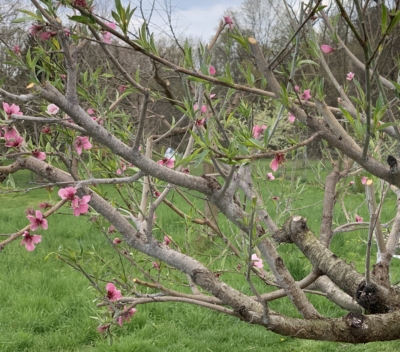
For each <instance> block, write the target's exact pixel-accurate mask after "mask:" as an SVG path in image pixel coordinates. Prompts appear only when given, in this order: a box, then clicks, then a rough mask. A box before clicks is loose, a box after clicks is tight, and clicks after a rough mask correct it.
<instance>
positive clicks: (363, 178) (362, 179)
mask: <svg viewBox="0 0 400 352" xmlns="http://www.w3.org/2000/svg"><path fill="white" fill-rule="evenodd" d="M367 181H368V177H367V176H363V177H361V183H362V184H363V185H365V184H366V183H367Z"/></svg>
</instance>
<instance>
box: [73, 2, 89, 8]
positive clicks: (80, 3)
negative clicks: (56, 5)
mask: <svg viewBox="0 0 400 352" xmlns="http://www.w3.org/2000/svg"><path fill="white" fill-rule="evenodd" d="M72 6H76V7H83V8H84V9H85V8H87V7H88V5H87V3H86V0H74V2H73V3H72Z"/></svg>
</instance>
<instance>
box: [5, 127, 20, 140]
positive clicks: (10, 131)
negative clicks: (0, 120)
mask: <svg viewBox="0 0 400 352" xmlns="http://www.w3.org/2000/svg"><path fill="white" fill-rule="evenodd" d="M2 130H4V132H5V133H4V139H5V140H6V141H9V140H11V139H16V138H17V137H18V136H19V133H18V131H17V130H16V129H15V128H14V127H13V126H11V125H8V126H4V127H2Z"/></svg>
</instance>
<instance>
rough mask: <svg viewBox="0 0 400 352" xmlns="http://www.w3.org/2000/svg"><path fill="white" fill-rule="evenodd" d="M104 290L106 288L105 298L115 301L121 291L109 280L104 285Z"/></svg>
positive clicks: (119, 296)
mask: <svg viewBox="0 0 400 352" xmlns="http://www.w3.org/2000/svg"><path fill="white" fill-rule="evenodd" d="M106 290H107V298H108V299H109V300H110V301H116V300H117V299H118V298H121V297H122V296H121V291H120V290H117V288H116V287H115V286H114V284H113V283H111V282H109V283H108V284H107V285H106Z"/></svg>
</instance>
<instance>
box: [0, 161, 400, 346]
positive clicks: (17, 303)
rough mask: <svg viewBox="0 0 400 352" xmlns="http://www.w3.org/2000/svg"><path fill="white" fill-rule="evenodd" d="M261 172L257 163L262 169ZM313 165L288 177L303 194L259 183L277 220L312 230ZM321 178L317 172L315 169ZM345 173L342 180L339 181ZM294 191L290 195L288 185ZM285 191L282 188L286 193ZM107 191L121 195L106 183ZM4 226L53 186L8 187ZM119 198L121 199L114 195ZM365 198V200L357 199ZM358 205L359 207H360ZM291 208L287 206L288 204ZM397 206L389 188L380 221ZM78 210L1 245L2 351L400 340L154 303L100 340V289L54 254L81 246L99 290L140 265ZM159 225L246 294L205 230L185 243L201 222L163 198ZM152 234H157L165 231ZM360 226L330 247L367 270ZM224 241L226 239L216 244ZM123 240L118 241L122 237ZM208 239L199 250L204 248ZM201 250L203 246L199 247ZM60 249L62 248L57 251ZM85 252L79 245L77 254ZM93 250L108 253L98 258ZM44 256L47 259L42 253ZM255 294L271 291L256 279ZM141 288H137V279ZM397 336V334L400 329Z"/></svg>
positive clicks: (332, 312)
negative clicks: (311, 332) (346, 336)
mask: <svg viewBox="0 0 400 352" xmlns="http://www.w3.org/2000/svg"><path fill="white" fill-rule="evenodd" d="M260 171H263V169H261V170H260ZM315 175H316V170H311V169H307V170H303V169H301V168H298V169H297V170H296V172H294V173H293V177H294V180H297V178H298V184H297V189H299V187H303V186H304V190H303V192H302V193H301V194H300V195H297V196H296V193H295V192H294V187H295V183H294V182H293V183H290V182H289V181H285V182H283V181H282V180H281V178H279V177H278V178H277V179H276V180H275V181H273V182H270V183H268V184H267V185H266V186H265V187H264V186H262V187H263V196H264V197H269V196H278V197H280V200H279V201H275V202H274V201H272V200H271V201H269V202H268V204H269V206H270V209H269V211H270V213H271V215H272V216H273V217H275V218H276V219H279V220H278V222H279V223H282V221H283V220H284V219H285V218H286V217H287V216H288V215H289V214H299V215H302V216H305V217H307V218H308V223H309V226H310V228H311V229H312V230H313V231H315V232H318V228H319V223H320V214H321V209H322V203H321V199H322V198H321V197H322V194H323V189H322V187H320V186H318V182H317V181H316V180H315ZM321 176H323V175H321ZM290 178H291V173H290V172H289V171H287V172H286V175H285V179H286V180H290ZM32 179H33V176H32V175H30V174H29V173H28V172H21V173H19V174H17V175H16V178H15V181H16V184H17V186H19V187H25V186H26V185H27V182H29V180H32ZM349 181H350V180H346V181H344V182H343V187H344V186H345V184H348V182H349ZM291 190H292V191H293V193H291ZM284 194H285V195H284ZM109 196H110V197H111V198H113V197H115V198H116V199H117V198H118V196H117V194H116V193H115V192H113V191H112V190H110V195H109ZM0 197H1V198H0V229H1V230H0V233H2V234H6V233H12V232H15V231H16V230H18V229H20V228H22V227H24V226H26V225H27V224H28V221H27V219H26V217H25V213H24V211H25V209H26V208H27V207H29V206H30V207H34V208H35V209H37V206H38V204H39V203H40V202H44V201H49V200H50V201H53V202H55V201H57V200H58V199H59V198H58V196H57V190H56V189H55V190H54V191H53V192H52V195H51V197H52V199H49V195H48V193H47V192H45V191H44V190H35V191H31V192H29V193H7V194H1V195H0ZM172 197H173V201H174V203H175V204H177V205H182V204H183V203H182V200H181V199H180V198H179V196H177V195H176V194H174V195H171V197H170V198H171V199H172ZM364 199H365V197H364V195H363V194H362V193H356V192H355V190H354V189H349V191H348V194H347V195H346V197H345V202H346V208H347V211H348V212H349V214H353V213H357V214H359V215H361V216H363V217H364V218H365V219H367V218H368V216H367V207H366V204H365V201H364ZM117 201H118V200H117ZM363 201H364V203H362V202H363ZM360 203H362V205H361V207H360V208H357V207H358V206H359V204H360ZM288 204H289V206H288V207H287V208H288V210H289V212H283V209H285V205H288ZM336 210H337V211H336V214H335V218H334V221H335V223H336V224H341V223H343V222H345V219H344V216H343V214H342V212H341V211H340V209H339V207H337V209H336ZM394 213H395V197H394V196H393V195H389V202H388V204H387V205H386V206H385V209H384V211H383V219H382V220H383V221H384V222H385V221H388V220H389V219H391V218H392V217H393V215H394ZM92 216H93V214H91V215H89V216H86V217H84V216H82V217H79V218H76V217H74V216H72V215H71V212H70V210H69V209H68V207H65V208H62V209H61V211H60V213H59V214H56V215H54V216H52V217H50V218H49V229H48V230H47V231H43V230H41V231H38V232H37V233H39V234H40V235H42V236H43V238H42V242H41V243H40V244H38V245H37V247H36V249H35V250H34V251H33V252H28V251H26V250H25V248H24V247H21V246H20V245H19V242H20V240H18V241H15V242H14V243H11V244H10V245H8V246H7V247H6V248H5V249H4V250H3V251H2V252H1V253H0V263H1V270H0V287H1V290H0V299H1V305H0V331H1V335H0V351H4V352H17V351H30V352H36V351H42V352H43V351H68V352H72V351H81V352H83V351H118V352H122V351H126V352H128V351H129V352H132V351H143V352H144V351H263V350H266V351H269V350H276V351H296V352H297V351H307V352H311V351H343V350H344V351H395V350H398V349H400V341H395V342H385V343H371V344H367V345H359V346H353V345H348V344H342V343H328V342H314V341H308V340H298V339H294V338H287V337H282V336H280V335H277V334H273V333H271V332H268V331H266V330H265V329H264V328H262V327H259V326H252V325H249V324H246V323H244V322H241V321H239V320H238V319H236V318H232V317H228V316H224V315H221V314H218V313H216V312H213V311H208V310H206V309H204V308H199V307H194V306H190V305H185V304H178V303H157V304H146V305H141V306H137V307H136V308H137V310H138V311H137V313H136V314H135V315H134V317H133V318H132V320H131V322H130V323H126V324H124V326H123V327H122V328H116V329H115V330H114V332H115V335H114V338H113V340H112V344H111V345H110V340H108V339H104V338H103V337H102V335H100V334H99V333H98V332H97V330H96V328H97V326H98V325H99V323H98V321H96V320H95V319H94V318H93V317H101V316H103V313H104V309H103V310H102V309H100V308H97V307H96V304H97V303H98V302H99V298H100V297H101V295H100V294H99V292H97V291H96V290H95V289H94V288H93V287H92V286H91V285H90V284H89V281H88V280H87V279H86V278H85V277H84V276H83V275H82V274H81V273H79V272H77V271H75V270H74V269H73V268H71V267H70V266H68V265H67V264H65V263H64V262H62V261H61V260H59V259H57V258H56V257H55V255H50V256H48V255H49V253H52V252H58V251H60V253H65V251H66V250H67V249H68V248H70V250H71V253H72V252H73V253H74V254H75V255H79V254H80V253H83V258H82V262H85V263H86V264H87V265H88V266H89V267H90V270H91V271H90V272H91V273H92V274H93V275H94V276H96V275H97V276H96V277H97V278H98V282H99V286H101V288H102V289H104V293H105V285H106V283H107V282H108V280H111V279H113V278H117V279H118V280H121V281H123V280H128V281H129V282H130V284H131V285H132V278H135V277H137V276H138V277H139V275H140V274H139V272H138V271H137V269H135V268H134V267H132V266H131V265H130V264H129V263H128V262H127V261H125V260H120V257H119V256H118V255H117V254H116V253H115V251H114V250H113V249H112V248H111V247H110V246H109V244H108V240H107V239H106V237H105V236H104V234H103V233H102V231H101V230H100V228H101V227H104V228H107V224H105V223H102V222H97V223H96V222H93V221H91V217H92ZM157 223H158V225H159V227H160V228H162V229H163V231H165V232H166V233H168V234H170V235H172V237H173V239H174V241H176V242H177V243H178V244H179V245H180V246H181V249H183V250H188V251H189V250H190V251H191V252H193V251H195V250H197V252H196V257H197V258H198V259H200V260H202V261H203V262H205V263H208V262H209V261H212V262H213V263H212V265H211V268H212V269H213V270H216V271H217V270H220V271H222V272H224V273H223V274H222V276H221V279H222V280H224V281H226V282H227V283H229V284H231V285H233V286H234V287H235V288H237V289H240V290H241V291H243V292H244V293H248V294H252V293H251V291H250V289H249V287H248V284H247V283H246V281H245V280H244V278H243V272H242V273H240V272H236V267H237V264H238V263H239V262H240V260H239V259H238V258H236V257H233V256H228V257H227V259H226V260H222V259H221V258H217V254H218V251H217V249H216V248H215V247H216V246H211V244H212V243H211V242H210V243H209V244H208V243H207V242H206V238H207V237H205V236H203V238H204V239H203V240H201V241H200V243H201V246H200V245H198V246H197V248H195V247H193V245H190V244H189V243H190V242H191V241H189V240H190V239H195V238H198V237H199V235H201V230H200V229H199V228H197V227H190V229H189V230H188V228H187V224H186V223H185V222H184V221H183V220H182V219H181V218H179V217H178V216H177V215H176V214H174V213H173V212H172V211H171V210H170V209H169V208H168V207H167V206H164V205H163V206H162V207H161V208H160V209H159V210H158V211H157ZM219 225H220V226H221V228H222V229H223V231H224V233H226V234H227V235H228V236H233V238H234V237H235V236H236V235H237V232H235V231H236V230H233V232H231V229H230V227H229V226H228V225H227V224H226V223H224V221H223V218H222V217H220V218H219ZM155 235H156V236H157V237H158V238H160V239H162V236H163V233H162V232H161V230H158V231H155ZM366 235H367V234H366V232H364V231H359V232H353V233H348V234H339V235H337V236H336V237H335V238H334V240H333V243H332V247H331V248H332V250H333V251H334V252H335V253H336V254H338V255H339V256H341V257H343V258H346V260H347V261H348V262H354V263H355V265H356V267H357V268H358V269H359V270H360V271H361V272H362V271H363V258H364V256H365V247H366V245H365V240H366ZM213 243H215V244H217V245H218V246H221V248H223V244H222V242H220V241H219V240H218V239H215V240H214V242H213ZM121 245H122V246H123V244H121ZM203 247H204V249H203ZM199 248H200V249H199ZM128 250H129V251H131V252H132V256H133V257H134V258H135V259H136V260H137V261H140V262H141V263H144V265H145V268H147V269H146V270H150V268H151V262H152V259H151V258H146V257H145V256H143V255H141V254H138V253H136V252H135V251H132V249H128ZM63 251H64V252H63ZM81 251H82V252H81ZM279 251H280V253H281V255H282V257H283V258H284V261H285V263H286V264H287V266H288V267H289V269H290V270H291V272H292V274H293V275H294V277H295V278H296V279H300V278H302V277H304V276H305V275H306V274H307V273H308V272H309V270H310V266H309V264H308V261H307V260H306V259H305V258H304V256H302V254H301V253H300V252H299V251H298V250H297V249H296V248H295V247H294V246H290V245H285V246H280V247H279ZM98 255H99V256H100V255H101V256H102V257H103V258H105V259H106V260H107V263H106V264H105V263H103V264H102V263H101V262H100V261H99V260H98V258H99V257H98ZM46 257H47V260H45V259H46ZM122 266H123V271H124V273H125V277H124V278H121V277H118V273H116V272H113V271H112V270H111V269H110V268H119V269H121V268H122ZM399 266H400V263H397V262H395V263H393V268H392V272H391V275H392V276H391V277H392V281H393V282H395V281H399V280H400V270H399ZM161 276H162V278H161V279H162V281H163V283H164V284H166V283H168V284H169V285H171V286H170V287H171V288H175V289H179V286H175V287H174V283H175V282H177V281H179V280H180V278H182V275H180V274H179V273H176V272H175V271H173V270H169V269H168V268H164V269H163V270H162V271H161ZM256 286H257V289H258V290H259V292H264V291H265V290H269V288H265V286H263V285H262V284H260V283H257V285H256ZM137 289H138V290H141V291H142V292H146V293H151V292H152V291H151V290H148V291H146V289H144V288H143V287H137ZM311 300H312V302H313V303H314V304H315V306H316V307H317V308H318V310H319V311H320V312H321V313H322V314H324V315H327V316H333V317H340V316H343V315H345V312H344V311H341V310H340V309H337V308H336V307H334V306H333V305H332V304H331V303H330V302H329V301H327V300H326V299H325V298H323V297H321V296H312V297H311ZM271 308H272V309H276V310H280V311H282V312H284V313H286V314H290V315H292V316H297V313H296V312H295V310H294V309H293V308H292V307H291V305H290V303H288V300H279V301H276V302H272V303H271ZM399 338H400V336H399Z"/></svg>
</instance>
